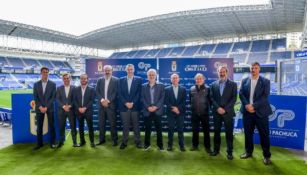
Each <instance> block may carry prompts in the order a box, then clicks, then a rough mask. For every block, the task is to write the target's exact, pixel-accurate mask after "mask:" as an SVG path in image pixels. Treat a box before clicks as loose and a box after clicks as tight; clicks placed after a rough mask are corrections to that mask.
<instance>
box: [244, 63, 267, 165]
mask: <svg viewBox="0 0 307 175" xmlns="http://www.w3.org/2000/svg"><path fill="white" fill-rule="evenodd" d="M269 95H270V80H268V79H266V78H264V77H262V76H260V64H259V63H258V62H254V63H252V64H251V77H248V78H245V79H243V80H242V83H241V88H240V100H241V102H242V106H241V112H242V114H243V126H244V134H245V153H244V154H242V155H241V156H240V158H241V159H247V158H250V157H252V155H253V150H254V142H253V136H254V129H255V127H257V129H258V132H259V136H260V143H261V147H262V151H263V157H264V158H263V163H264V164H265V165H269V164H271V159H270V157H271V152H270V137H269V116H270V115H271V114H272V109H271V107H270V103H269V100H268V98H269Z"/></svg>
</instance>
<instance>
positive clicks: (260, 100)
mask: <svg viewBox="0 0 307 175" xmlns="http://www.w3.org/2000/svg"><path fill="white" fill-rule="evenodd" d="M250 88H251V79H250V78H249V77H248V78H245V79H243V80H242V83H241V88H240V93H239V94H240V100H241V102H242V106H241V112H242V114H245V113H246V112H247V111H246V109H245V105H247V104H250V103H249V95H250ZM269 95H270V80H268V79H266V78H264V77H262V76H259V79H258V82H257V85H256V87H255V92H254V96H253V106H254V108H255V111H256V114H257V115H258V116H259V117H268V116H269V115H271V114H272V109H271V106H270V103H269V100H268V98H269Z"/></svg>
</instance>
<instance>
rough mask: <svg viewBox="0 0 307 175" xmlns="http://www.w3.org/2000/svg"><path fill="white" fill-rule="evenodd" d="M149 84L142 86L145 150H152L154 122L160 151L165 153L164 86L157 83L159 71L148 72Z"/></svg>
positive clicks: (150, 70) (151, 70)
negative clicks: (163, 137) (163, 138)
mask: <svg viewBox="0 0 307 175" xmlns="http://www.w3.org/2000/svg"><path fill="white" fill-rule="evenodd" d="M147 78H148V83H145V84H143V85H142V95H141V101H142V104H143V116H144V124H145V142H144V149H145V150H149V149H150V135H151V129H152V128H151V126H152V122H154V123H155V128H156V132H157V146H158V149H159V150H160V151H163V150H164V148H163V142H162V124H161V117H162V115H163V105H164V96H165V94H164V85H163V84H161V83H158V82H156V78H157V71H156V70H155V69H149V70H148V71H147Z"/></svg>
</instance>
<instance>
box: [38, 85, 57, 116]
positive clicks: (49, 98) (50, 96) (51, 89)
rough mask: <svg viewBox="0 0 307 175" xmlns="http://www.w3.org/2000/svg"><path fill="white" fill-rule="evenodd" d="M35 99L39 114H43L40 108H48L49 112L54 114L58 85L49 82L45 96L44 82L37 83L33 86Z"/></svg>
mask: <svg viewBox="0 0 307 175" xmlns="http://www.w3.org/2000/svg"><path fill="white" fill-rule="evenodd" d="M33 97H34V101H35V111H36V112H37V113H41V112H40V110H39V107H40V106H42V107H47V111H48V112H53V111H54V101H55V97H56V84H55V83H54V82H53V81H51V80H48V82H47V85H46V89H45V94H43V85H42V80H39V81H37V82H35V83H34V86H33Z"/></svg>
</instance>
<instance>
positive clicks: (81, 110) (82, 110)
mask: <svg viewBox="0 0 307 175" xmlns="http://www.w3.org/2000/svg"><path fill="white" fill-rule="evenodd" d="M78 110H79V112H80V113H81V114H84V113H85V111H86V107H82V108H79V109H78Z"/></svg>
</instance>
